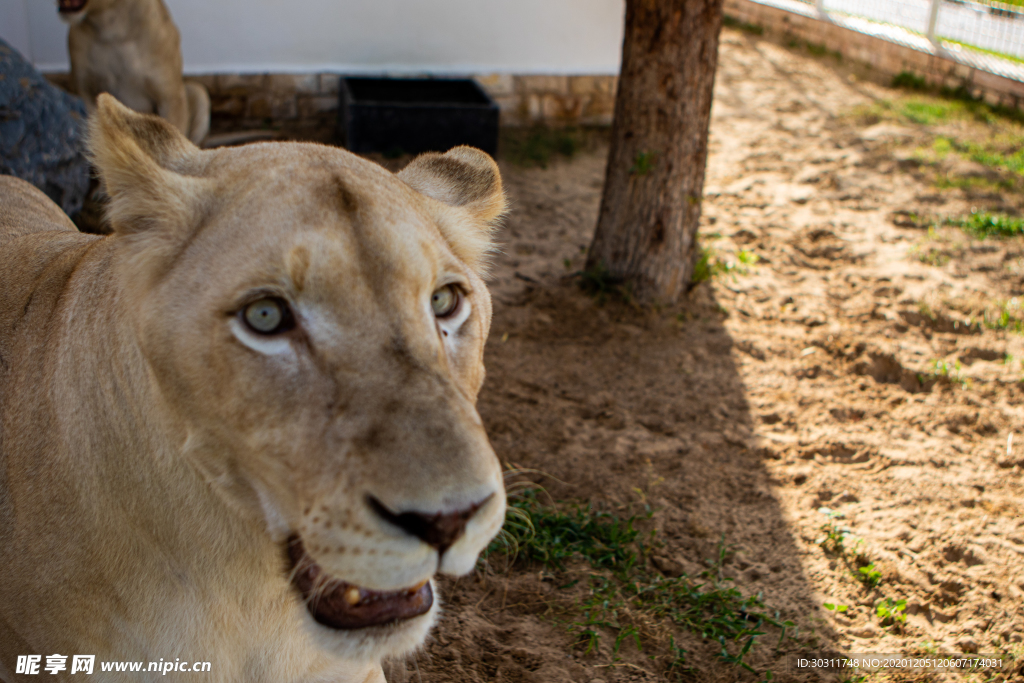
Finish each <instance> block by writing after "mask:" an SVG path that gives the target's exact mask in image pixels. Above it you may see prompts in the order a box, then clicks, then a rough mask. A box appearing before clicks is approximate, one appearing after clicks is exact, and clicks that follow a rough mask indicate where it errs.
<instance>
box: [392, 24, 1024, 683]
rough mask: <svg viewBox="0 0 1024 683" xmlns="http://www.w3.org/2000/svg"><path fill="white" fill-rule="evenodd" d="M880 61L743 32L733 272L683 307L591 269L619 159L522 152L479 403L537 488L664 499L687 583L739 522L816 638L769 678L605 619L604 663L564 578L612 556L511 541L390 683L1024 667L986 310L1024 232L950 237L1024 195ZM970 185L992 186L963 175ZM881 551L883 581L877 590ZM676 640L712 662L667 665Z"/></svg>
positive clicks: (1022, 620)
mask: <svg viewBox="0 0 1024 683" xmlns="http://www.w3.org/2000/svg"><path fill="white" fill-rule="evenodd" d="M865 75H866V74H862V73H860V72H858V70H857V68H856V67H855V66H853V65H846V64H842V63H839V62H837V61H836V60H835V59H833V58H830V57H828V56H823V57H822V56H818V57H816V56H814V55H811V54H809V53H808V52H807V51H806V50H804V49H800V48H795V47H784V46H780V45H777V44H774V43H772V42H769V41H767V40H762V39H759V38H757V37H756V36H751V35H747V34H745V33H740V32H737V31H734V30H731V29H726V30H725V32H724V33H723V40H722V49H721V57H720V62H719V73H718V78H717V84H716V89H715V103H714V109H713V117H712V132H711V157H710V162H709V169H708V176H707V182H706V188H705V189H706V195H705V201H704V219H703V225H702V228H701V232H702V235H703V242H704V244H705V246H706V247H707V248H708V249H710V250H711V253H712V254H713V256H712V262H716V261H717V262H718V263H720V264H722V266H721V267H720V268H719V270H720V271H721V272H719V273H718V274H717V275H716V276H715V277H713V278H712V279H710V280H708V281H706V282H704V283H702V284H700V285H698V286H697V287H696V288H695V289H694V291H693V292H692V294H691V295H690V297H689V300H688V301H687V302H686V303H685V304H684V305H683V306H681V307H679V308H675V309H672V310H661V311H644V310H639V309H638V308H636V307H634V306H631V305H629V304H628V302H623V301H621V300H618V299H617V298H615V297H596V296H594V295H591V294H587V293H586V292H584V291H582V290H581V288H580V287H579V285H578V279H577V278H573V277H572V273H573V272H574V271H577V270H578V269H580V268H581V267H582V264H583V258H584V250H585V248H586V246H587V245H588V244H589V241H590V237H591V234H592V231H593V228H594V225H595V221H596V217H597V209H598V201H599V198H600V192H601V184H602V181H603V177H604V152H605V150H604V149H603V148H600V147H598V148H597V149H595V150H591V151H589V152H586V153H582V154H579V155H577V156H575V157H573V158H572V159H571V160H566V159H562V160H556V161H554V162H553V163H552V164H550V165H549V166H548V167H546V168H539V167H538V168H522V167H517V166H514V165H511V164H508V163H504V164H503V172H504V177H505V179H506V183H507V188H508V193H509V196H510V198H511V202H512V211H511V214H510V216H509V219H508V223H507V228H506V230H505V231H504V233H503V235H502V240H503V242H504V247H503V251H502V253H501V254H500V255H499V256H498V257H497V259H496V262H495V268H494V274H493V278H492V280H491V287H492V292H493V296H494V301H495V306H494V311H495V312H494V324H493V329H492V333H491V337H490V341H489V343H488V346H487V352H486V363H487V368H488V379H487V383H486V386H485V388H484V390H483V393H482V395H481V398H480V410H481V413H482V415H483V417H484V420H485V422H486V425H487V428H488V432H489V433H490V436H491V439H492V442H493V444H494V447H495V449H496V450H497V452H498V454H499V456H500V457H501V458H502V460H503V461H504V463H506V464H507V465H508V466H509V467H510V468H517V469H518V470H521V472H520V474H518V475H512V476H511V477H510V481H523V480H529V481H535V482H537V484H539V485H541V486H543V487H544V489H545V490H546V492H547V495H548V496H550V500H552V501H558V502H559V504H564V502H565V501H577V502H582V503H589V504H591V505H592V506H593V508H594V509H596V510H603V511H608V512H612V513H615V514H617V515H621V516H629V515H633V514H638V513H640V512H642V511H643V510H645V509H649V510H651V511H652V516H651V517H650V519H648V520H645V521H644V522H643V524H644V525H645V527H644V528H645V530H649V529H654V530H655V531H656V532H657V533H656V538H657V539H658V544H656V545H655V546H654V547H653V550H652V552H651V555H650V557H649V558H647V560H646V561H647V562H648V564H649V566H650V567H651V571H656V572H660V573H661V574H663V575H664V576H669V577H671V576H679V575H680V574H684V573H685V574H687V575H689V576H697V575H699V573H700V572H701V570H702V569H703V568H705V567H706V566H707V565H706V563H705V560H707V559H708V558H712V557H714V556H715V555H716V552H717V548H718V546H719V543H720V542H722V541H723V539H724V543H725V544H726V546H727V547H728V553H727V554H726V559H725V563H724V565H723V567H722V570H723V572H724V576H726V577H728V578H731V579H733V580H734V583H735V585H736V586H737V587H738V588H739V589H740V590H741V591H742V592H743V593H744V594H745V595H754V594H757V593H759V592H760V593H761V594H762V595H763V600H764V603H765V604H766V605H767V607H768V608H769V609H770V610H772V611H775V610H777V611H778V614H779V618H780V619H788V620H791V621H793V622H794V623H795V624H796V625H797V626H798V627H799V631H798V635H797V638H796V639H795V640H790V641H787V642H786V644H784V645H783V647H782V649H781V650H776V649H775V647H774V645H775V640H776V639H775V638H774V637H773V638H771V639H768V640H764V641H763V643H760V644H759V645H758V647H756V648H755V649H753V650H752V651H751V653H750V656H749V658H748V660H747V661H748V662H749V663H750V664H751V666H752V668H753V669H754V671H755V672H754V673H752V672H750V671H747V670H745V669H743V668H740V667H737V666H735V665H733V664H730V663H729V662H726V661H724V660H723V659H722V657H720V651H721V647H720V646H719V643H717V642H714V641H708V640H703V639H702V638H701V637H700V634H694V633H692V632H688V631H686V630H684V629H679V628H676V627H673V626H671V625H668V626H665V625H658V624H654V623H653V622H650V623H647V624H646V630H645V631H644V633H645V637H646V636H647V634H651V635H650V637H649V638H647V640H646V641H645V643H644V644H645V646H646V647H645V649H644V650H643V651H638V650H637V649H636V647H635V646H634V645H632V644H627V645H624V646H622V647H621V649H620V650H619V651H618V652H617V653H616V652H615V651H614V649H613V643H614V641H615V638H616V635H615V630H616V629H615V628H614V627H607V626H606V627H603V628H602V629H600V631H601V635H602V636H603V637H602V638H601V639H600V641H599V644H598V646H597V647H596V648H595V649H591V651H589V652H586V651H585V648H584V647H583V645H582V644H581V643H580V641H579V636H578V630H577V631H574V630H573V628H572V626H571V624H572V622H573V620H574V619H575V618H576V617H575V616H574V615H575V614H576V612H574V608H573V604H575V603H576V602H578V600H580V599H581V596H583V597H585V596H584V595H583V594H584V593H585V592H586V590H587V589H586V587H585V586H586V583H585V582H584V583H583V584H579V583H577V584H575V585H570V586H568V587H566V584H569V583H570V582H569V581H568V579H569V578H572V577H573V576H575V577H576V578H579V577H581V576H582V577H583V578H586V576H587V574H588V572H589V571H590V570H589V569H588V566H587V565H585V564H582V563H579V564H575V565H572V566H570V567H569V568H567V569H566V570H565V571H564V572H550V571H544V570H543V568H539V567H538V566H537V565H531V564H529V563H524V562H516V563H514V564H512V565H511V568H509V567H508V566H507V562H506V563H503V562H502V561H500V558H494V557H492V558H489V559H488V561H487V563H486V564H482V565H481V568H480V570H479V571H477V572H476V574H474V575H473V576H471V577H468V578H464V579H461V580H459V581H453V582H448V583H447V584H446V585H445V586H444V587H443V591H442V594H443V599H444V602H445V603H446V608H445V613H444V616H443V617H442V620H441V623H440V626H439V628H438V629H437V630H436V631H435V633H434V635H433V636H432V638H431V640H430V642H429V644H428V646H427V647H426V648H425V649H424V650H423V651H422V652H421V653H420V654H418V655H417V656H415V657H412V658H410V659H409V660H408V661H407V662H404V663H403V662H399V663H395V664H394V665H393V666H392V670H391V673H390V678H391V680H392V681H406V680H407V681H423V682H428V681H429V682H432V683H434V682H436V683H440V682H446V681H452V682H455V681H458V682H460V683H468V682H474V683H475V682H479V683H484V682H492V681H494V682H513V681H515V682H537V683H541V682H551V683H561V682H568V681H575V682H582V683H617V682H620V681H667V680H676V676H678V677H679V679H680V680H699V681H732V680H744V681H748V680H749V681H754V680H761V679H763V677H764V676H765V672H766V671H768V670H770V671H771V672H772V676H773V677H774V680H779V681H791V680H799V681H804V680H806V681H814V680H836V681H841V680H851V681H857V680H864V679H862V678H858V677H851V676H850V675H840V674H824V673H816V672H807V671H802V672H801V671H797V670H795V669H794V668H793V667H792V665H791V663H790V662H788V661H787V659H786V657H785V653H786V652H804V653H809V652H833V653H846V654H849V653H933V654H942V653H962V652H975V653H992V654H996V653H1001V654H1003V655H1004V657H1006V658H1008V659H1007V661H1010V658H1013V657H1016V660H1015V661H1016V664H1015V665H1014V666H1015V667H1016V668H1015V669H1013V670H1011V671H1010V672H1008V673H1005V674H1003V675H1002V676H997V677H995V678H991V677H989V676H985V675H981V674H953V673H942V674H931V675H929V674H917V675H916V676H914V675H904V674H899V675H894V676H892V679H893V680H906V681H909V680H921V681H924V680H979V681H981V680H996V681H999V680H1020V679H1021V677H1022V676H1024V674H1022V673H1021V668H1020V659H1021V658H1022V657H1024V644H1022V640H1024V597H1022V596H1024V516H1022V512H1024V485H1022V483H1024V480H1022V476H1021V468H1022V467H1024V434H1022V433H1021V430H1022V427H1024V409H1022V408H1021V399H1022V397H1024V390H1022V385H1021V379H1022V377H1024V375H1022V372H1024V369H1022V367H1021V361H1020V359H1022V358H1024V337H1022V335H1021V334H1019V333H1017V332H1014V331H1013V330H1012V329H990V328H989V327H986V326H985V325H979V324H978V323H977V320H978V316H980V315H981V312H982V311H983V310H986V309H989V308H992V307H993V306H996V307H998V306H1000V305H1001V306H1002V307H1003V310H1008V311H1009V315H1010V320H1011V322H1012V320H1014V319H1016V318H1014V317H1013V316H1015V315H1016V316H1017V317H1019V313H1015V312H1014V311H1016V310H1017V309H1015V308H1014V306H1017V305H1018V304H1017V301H1016V300H1015V299H1014V297H1021V296H1022V295H1024V291H1022V290H1024V240H1021V239H1020V238H1017V239H1013V240H998V239H992V238H989V239H986V240H976V239H975V240H972V239H970V238H969V237H968V236H966V235H965V234H964V233H963V232H962V231H960V230H959V229H957V228H952V227H941V226H939V227H933V229H931V230H929V229H928V227H927V226H928V223H929V217H932V218H935V217H941V216H947V215H949V216H956V215H962V214H965V213H967V212H969V211H970V209H971V208H972V207H974V206H978V207H985V208H989V209H992V210H1002V211H1004V212H1005V211H1009V212H1011V213H1013V212H1017V210H1018V209H1017V207H1018V206H1019V205H1020V203H1021V202H1020V193H1019V190H1018V189H1015V188H1014V187H1013V186H1012V183H1010V185H1007V184H1006V183H1003V185H999V182H998V178H996V179H995V180H993V179H991V178H989V179H988V180H989V181H991V182H989V181H986V177H987V176H986V174H991V173H993V172H992V171H990V170H987V169H986V168H985V167H983V166H980V165H978V164H976V163H974V162H969V161H964V160H962V159H957V158H955V155H954V156H953V157H948V156H947V157H943V158H941V159H938V158H936V159H932V158H931V157H930V156H929V155H930V154H931V152H930V151H929V150H931V149H932V148H933V147H934V145H933V141H934V139H935V136H936V135H938V134H939V133H942V132H943V131H945V133H944V134H946V135H951V136H956V135H961V136H968V135H970V134H971V130H974V129H973V128H971V127H970V126H971V125H973V124H968V123H963V124H956V123H948V122H947V123H944V124H941V125H938V126H936V125H923V124H921V125H919V124H914V123H913V122H907V121H902V122H901V121H899V120H895V119H887V118H886V117H885V116H878V115H875V114H872V113H871V112H872V111H875V110H877V107H878V103H879V102H881V101H887V100H894V99H898V98H900V97H902V96H903V94H902V93H900V92H898V91H894V90H890V89H888V88H886V87H883V86H880V85H877V84H875V83H872V82H870V80H866V79H865V78H864V76H865ZM872 107H874V108H875V109H874V110H873V109H872ZM943 125H944V126H946V128H942V126H943ZM957 126H959V128H958V127H957ZM922 150H924V151H922ZM972 163H974V165H973V166H972V165H971V164H972ZM950 173H951V174H952V175H950ZM950 177H953V178H954V180H955V179H957V178H960V179H963V178H967V179H968V181H969V182H967V181H965V182H960V183H959V184H957V183H952V184H950V183H949V182H946V183H945V186H944V187H943V183H942V182H939V181H940V180H941V178H947V180H948V178H950ZM979 178H980V180H978V182H974V181H973V180H971V179H979ZM937 179H938V180H937ZM993 188H996V189H993ZM999 188H1002V189H999ZM741 254H742V255H743V256H741ZM752 255H756V257H757V259H756V263H755V262H754V260H755V259H754V258H751V256H752ZM1004 322H1005V319H1004ZM995 327H999V326H998V325H996V326H995ZM1004 327H1005V325H1004ZM1014 433H1016V434H1017V436H1016V438H1017V439H1018V441H1017V442H1016V443H1012V442H1011V441H1010V440H1009V439H1010V437H1011V435H1013V434H1014ZM545 500H548V498H545ZM822 508H825V509H827V510H832V511H834V516H833V517H832V518H830V517H829V516H827V515H826V513H825V512H823V511H822ZM838 514H841V515H842V516H841V517H839V516H836V515H838ZM830 523H831V524H832V528H833V529H834V530H835V534H842V533H849V534H850V536H849V537H846V538H844V539H843V541H844V542H845V546H844V547H845V548H846V549H847V551H846V552H844V551H842V550H838V551H837V549H836V546H835V545H834V544H830V542H829V541H828V540H826V541H825V542H821V541H822V538H823V537H825V536H827V529H825V530H823V527H826V525H828V524H830ZM837 538H838V536H835V535H834V537H833V540H836V539H837ZM857 539H860V540H859V541H858V540H857ZM855 555H859V556H860V557H859V559H858V558H855ZM864 564H870V565H872V567H873V569H874V570H875V571H877V572H878V574H877V575H876V576H875V577H874V578H873V579H871V580H870V581H868V582H864V581H861V580H858V579H857V577H856V575H857V574H858V569H859V567H860V566H863V565H864ZM861 574H864V573H863V572H862V573H861ZM872 583H873V584H875V585H874V586H871V585H870V584H872ZM560 586H561V587H560ZM887 598H888V599H889V600H891V601H892V604H899V601H900V600H905V601H906V602H905V609H904V610H903V611H902V612H899V614H901V615H904V616H905V617H906V621H905V622H904V623H900V622H891V623H887V622H885V621H883V620H882V619H880V618H879V616H878V613H877V605H878V604H879V603H880V602H882V603H885V600H886V599H887ZM826 603H828V604H830V605H835V606H840V605H841V606H845V611H840V610H839V609H833V610H829V609H826V608H825V607H824V605H825V604H826ZM620 627H621V625H620ZM659 629H661V630H660V631H659ZM641 630H644V629H641ZM773 633H777V632H774V631H773ZM667 634H670V635H671V637H672V639H673V640H672V642H673V643H674V644H676V645H677V646H681V647H683V648H684V649H685V650H686V652H687V662H688V665H689V666H691V667H692V669H690V670H689V671H683V672H682V673H679V672H669V671H667V667H666V661H667V660H666V653H667V652H668V650H667V647H668V646H667V645H666V642H667V640H668V639H667V638H666V637H665V636H666V635H667ZM890 674H892V672H890ZM887 675H889V674H875V675H871V676H869V677H868V678H867V680H883V679H886V676H887Z"/></svg>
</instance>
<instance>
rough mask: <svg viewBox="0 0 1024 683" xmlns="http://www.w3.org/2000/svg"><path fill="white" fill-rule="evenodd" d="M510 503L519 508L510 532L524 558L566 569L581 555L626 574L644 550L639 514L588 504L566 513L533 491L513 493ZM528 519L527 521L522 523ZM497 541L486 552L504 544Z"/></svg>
mask: <svg viewBox="0 0 1024 683" xmlns="http://www.w3.org/2000/svg"><path fill="white" fill-rule="evenodd" d="M508 507H509V509H511V510H518V511H519V512H518V513H517V514H516V518H515V519H514V520H513V525H512V526H510V527H507V528H506V531H507V532H508V533H509V534H510V535H511V536H512V537H513V538H514V539H515V545H516V547H517V548H518V551H519V557H520V558H522V559H523V560H525V561H530V562H539V563H540V564H543V565H544V566H546V567H551V568H552V569H558V570H560V571H564V570H565V562H566V560H568V559H569V558H571V557H573V556H576V555H579V556H580V557H583V558H584V559H586V560H588V561H589V562H590V563H591V564H592V565H593V566H594V567H599V568H602V569H611V570H613V571H614V572H616V573H618V574H623V573H625V572H629V570H631V569H632V568H633V566H634V565H635V564H636V563H637V561H638V560H639V559H640V557H641V555H640V554H639V553H642V552H643V546H642V544H641V542H639V541H638V537H639V535H640V532H639V531H637V530H636V529H635V528H634V524H635V522H636V521H637V519H639V517H638V516H634V517H630V518H629V519H626V520H622V519H619V518H618V517H616V516H615V515H612V514H609V513H607V512H595V511H594V510H592V509H591V508H590V507H589V506H587V507H580V506H576V507H573V508H570V509H569V510H568V511H564V512H563V511H561V510H558V509H555V508H550V507H545V506H543V505H541V503H540V501H539V500H538V499H537V492H536V491H535V490H529V491H526V492H524V493H523V494H522V495H520V496H517V497H515V499H514V500H512V501H510V502H509V505H508ZM524 519H527V520H529V524H523V523H522V520H524ZM493 546H494V544H493V543H492V547H490V548H488V552H494V551H496V550H499V549H500V548H495V547H493Z"/></svg>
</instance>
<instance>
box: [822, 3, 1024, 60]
mask: <svg viewBox="0 0 1024 683" xmlns="http://www.w3.org/2000/svg"><path fill="white" fill-rule="evenodd" d="M803 1H804V2H806V3H807V4H813V5H814V6H815V7H817V9H818V11H820V12H826V13H828V14H829V15H832V14H833V13H835V14H840V15H846V16H850V17H860V18H863V19H868V20H870V21H872V22H878V23H881V24H888V25H892V26H898V27H900V28H903V29H906V30H908V31H911V32H913V33H917V34H920V35H924V36H925V37H927V38H928V39H929V40H930V41H931V42H933V43H935V44H941V43H942V42H951V43H953V44H954V45H956V44H959V45H962V46H964V47H967V48H974V49H977V50H981V51H985V52H990V53H995V54H996V55H997V56H1002V57H1004V58H1009V59H1011V60H1014V59H1021V60H1024V7H1020V6H1016V5H1009V4H1006V3H1003V2H996V1H995V0H990V1H989V2H971V1H968V0H803Z"/></svg>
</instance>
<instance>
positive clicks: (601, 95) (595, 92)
mask: <svg viewBox="0 0 1024 683" xmlns="http://www.w3.org/2000/svg"><path fill="white" fill-rule="evenodd" d="M47 78H49V80H50V81H51V82H54V83H55V84H57V85H60V86H62V87H67V84H68V79H67V74H48V75H47ZM186 78H187V80H191V81H197V82H199V83H202V84H203V85H205V86H206V89H207V90H208V91H209V92H210V106H211V109H212V113H213V117H214V119H215V121H216V120H219V121H221V122H225V121H227V120H230V121H232V124H234V123H235V122H237V124H238V125H239V126H241V127H245V128H252V127H260V126H264V125H267V124H269V125H281V124H290V123H297V122H303V121H315V120H317V119H321V120H324V119H327V118H330V117H333V116H335V115H336V113H337V109H338V78H339V74H337V73H306V74H273V73H271V74H210V75H203V76H187V77H186ZM473 78H475V80H476V81H477V82H478V83H479V84H480V85H481V86H482V87H483V89H484V90H485V91H486V92H487V94H489V95H490V96H491V97H492V98H494V100H495V102H497V104H498V106H499V107H500V108H501V124H502V125H503V126H525V125H533V124H547V125H585V126H607V125H611V122H612V112H613V111H614V109H615V83H616V81H617V78H618V77H617V76H534V75H513V74H482V75H475V76H473Z"/></svg>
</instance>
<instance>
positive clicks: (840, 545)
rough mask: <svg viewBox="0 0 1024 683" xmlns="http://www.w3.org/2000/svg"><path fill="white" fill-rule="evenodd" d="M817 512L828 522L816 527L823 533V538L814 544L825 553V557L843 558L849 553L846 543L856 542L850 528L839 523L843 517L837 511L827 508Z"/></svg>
mask: <svg viewBox="0 0 1024 683" xmlns="http://www.w3.org/2000/svg"><path fill="white" fill-rule="evenodd" d="M818 512H820V513H821V514H823V515H825V517H826V518H827V520H828V521H826V522H825V523H824V524H822V525H821V526H820V527H818V530H819V531H821V532H823V533H824V536H821V537H820V538H818V540H816V541H815V544H817V545H819V546H821V549H822V550H824V551H825V554H826V555H833V556H844V555H846V554H847V553H848V552H850V551H851V549H850V548H849V547H847V545H846V543H847V541H854V542H856V541H857V538H856V537H855V536H854V535H853V532H852V531H851V530H850V527H848V526H843V525H842V523H841V522H840V520H841V519H843V517H845V515H844V514H843V513H842V512H839V511H838V510H832V509H829V508H819V509H818Z"/></svg>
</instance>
